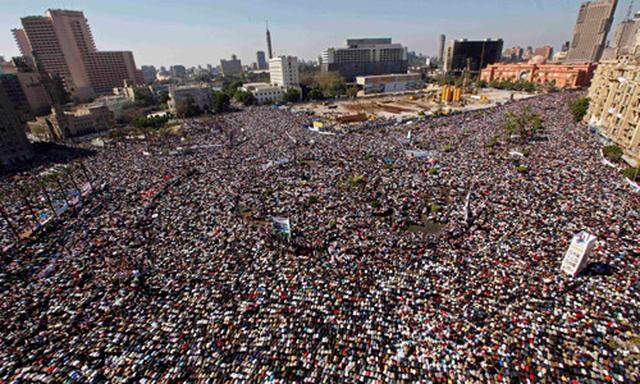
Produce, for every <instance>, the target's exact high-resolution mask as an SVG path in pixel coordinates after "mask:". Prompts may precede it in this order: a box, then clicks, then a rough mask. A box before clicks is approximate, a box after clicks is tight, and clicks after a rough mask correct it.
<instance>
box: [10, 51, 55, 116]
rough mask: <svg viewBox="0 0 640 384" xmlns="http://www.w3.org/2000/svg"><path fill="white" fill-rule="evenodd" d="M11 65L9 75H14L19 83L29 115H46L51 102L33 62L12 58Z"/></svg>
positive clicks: (22, 58)
mask: <svg viewBox="0 0 640 384" xmlns="http://www.w3.org/2000/svg"><path fill="white" fill-rule="evenodd" d="M11 64H12V65H11V73H13V74H15V75H16V77H17V78H18V81H19V82H20V87H21V88H22V91H23V93H24V95H25V98H26V101H27V104H28V106H29V109H30V110H31V114H33V115H34V116H43V115H48V114H49V113H50V112H51V106H52V101H51V98H50V97H49V94H48V93H47V90H46V88H45V86H44V82H43V79H42V75H41V74H40V72H38V70H37V68H35V64H34V63H33V61H31V60H30V59H29V58H28V57H14V58H13V59H12V60H11ZM45 76H47V75H46V74H45Z"/></svg>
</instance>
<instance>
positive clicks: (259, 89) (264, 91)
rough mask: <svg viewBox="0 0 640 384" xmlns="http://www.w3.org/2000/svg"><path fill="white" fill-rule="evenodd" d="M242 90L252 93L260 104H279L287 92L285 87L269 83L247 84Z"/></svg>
mask: <svg viewBox="0 0 640 384" xmlns="http://www.w3.org/2000/svg"><path fill="white" fill-rule="evenodd" d="M241 89H242V90H243V91H245V92H251V94H252V95H253V96H254V97H255V98H256V100H257V101H258V104H268V103H274V102H278V101H280V100H281V99H282V96H284V94H285V92H286V91H287V89H286V88H284V87H280V86H277V85H271V84H268V83H246V84H244V85H243V86H242V88H241Z"/></svg>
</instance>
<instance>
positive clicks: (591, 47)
mask: <svg viewBox="0 0 640 384" xmlns="http://www.w3.org/2000/svg"><path fill="white" fill-rule="evenodd" d="M617 5H618V0H599V1H587V2H586V3H583V4H582V5H580V10H579V11H578V19H577V20H576V25H575V27H574V29H573V38H572V40H571V45H570V47H569V52H568V53H567V57H566V59H565V62H566V63H580V62H595V61H598V60H600V58H601V57H602V53H603V51H604V48H605V44H606V40H607V34H608V33H609V30H610V29H611V23H612V22H613V15H614V13H615V10H616V6H617Z"/></svg>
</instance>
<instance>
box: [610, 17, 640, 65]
mask: <svg viewBox="0 0 640 384" xmlns="http://www.w3.org/2000/svg"><path fill="white" fill-rule="evenodd" d="M638 29H640V13H636V14H635V15H634V16H633V17H632V18H628V19H625V20H623V21H622V22H621V23H620V24H618V26H617V27H616V30H615V32H614V33H613V39H611V46H609V47H607V48H605V50H604V53H603V54H602V58H603V59H605V60H611V59H616V58H618V57H620V56H625V55H629V54H632V53H633V47H634V46H635V40H636V36H637V34H638Z"/></svg>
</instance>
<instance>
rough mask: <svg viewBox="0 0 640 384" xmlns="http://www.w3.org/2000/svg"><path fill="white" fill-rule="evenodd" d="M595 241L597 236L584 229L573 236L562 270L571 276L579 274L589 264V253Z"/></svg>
mask: <svg viewBox="0 0 640 384" xmlns="http://www.w3.org/2000/svg"><path fill="white" fill-rule="evenodd" d="M595 243H596V237H595V236H593V235H590V234H589V233H587V232H584V231H583V232H579V233H577V234H576V235H575V236H573V239H572V240H571V244H570V245H569V249H567V253H566V254H565V255H564V259H563V260H562V267H561V269H562V271H563V272H565V273H567V274H569V275H571V276H574V277H575V276H577V275H578V274H579V273H580V272H581V271H582V270H583V269H584V268H585V267H586V266H587V263H588V262H589V254H590V253H591V250H592V249H593V246H594V245H595Z"/></svg>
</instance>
